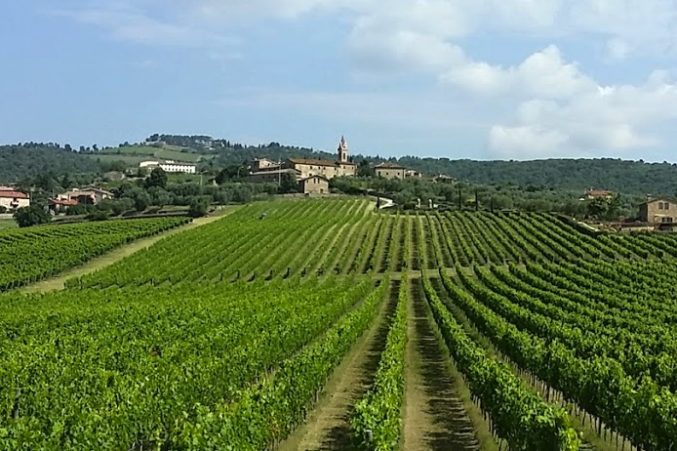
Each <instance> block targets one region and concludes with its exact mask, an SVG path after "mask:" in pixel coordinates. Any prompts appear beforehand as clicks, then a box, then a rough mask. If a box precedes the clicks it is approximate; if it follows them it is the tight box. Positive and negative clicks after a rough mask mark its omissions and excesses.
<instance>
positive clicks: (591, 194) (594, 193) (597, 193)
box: [584, 188, 614, 200]
mask: <svg viewBox="0 0 677 451" xmlns="http://www.w3.org/2000/svg"><path fill="white" fill-rule="evenodd" d="M584 196H585V198H586V199H587V200H594V199H606V200H609V199H611V198H612V197H614V193H613V192H612V191H609V190H605V189H593V188H590V189H589V190H586V191H585V193H584Z"/></svg>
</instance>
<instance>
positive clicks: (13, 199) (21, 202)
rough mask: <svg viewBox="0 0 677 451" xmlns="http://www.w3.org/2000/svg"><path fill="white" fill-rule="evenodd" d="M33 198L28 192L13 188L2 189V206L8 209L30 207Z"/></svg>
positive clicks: (0, 204)
mask: <svg viewBox="0 0 677 451" xmlns="http://www.w3.org/2000/svg"><path fill="white" fill-rule="evenodd" d="M30 204H31V199H30V197H29V196H28V194H26V193H22V192H20V191H13V190H9V189H7V190H4V189H3V190H0V208H5V209H7V210H16V209H17V208H22V207H28V206H30Z"/></svg>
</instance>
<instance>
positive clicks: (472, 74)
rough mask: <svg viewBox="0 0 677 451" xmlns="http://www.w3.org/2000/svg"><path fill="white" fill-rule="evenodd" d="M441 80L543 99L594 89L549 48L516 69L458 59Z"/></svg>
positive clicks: (484, 91) (491, 92)
mask: <svg viewBox="0 0 677 451" xmlns="http://www.w3.org/2000/svg"><path fill="white" fill-rule="evenodd" d="M441 79H442V80H443V81H445V82H448V83H452V84H455V85H457V86H460V87H462V88H466V89H469V90H471V91H473V92H477V93H480V94H488V95H496V94H511V95H518V96H525V95H527V96H538V97H545V98H562V97H570V96H572V95H575V94H576V93H579V92H582V91H585V90H589V89H592V88H594V87H595V86H596V85H595V83H594V81H592V80H591V79H590V78H588V77H587V76H586V75H584V74H583V73H581V72H580V71H579V69H578V67H577V65H576V64H573V63H567V62H565V61H564V60H563V59H562V55H561V54H560V51H559V49H558V48H557V47H555V46H552V45H551V46H549V47H547V48H545V49H544V50H542V51H540V52H536V53H534V54H532V55H531V56H529V57H528V58H527V59H525V60H524V62H522V63H521V64H520V65H519V66H516V67H509V68H502V67H499V66H492V65H490V64H488V63H485V62H474V61H468V60H465V61H462V60H461V61H459V63H458V64H456V65H455V66H453V67H452V68H451V69H450V70H449V71H448V72H447V73H446V74H443V75H442V76H441Z"/></svg>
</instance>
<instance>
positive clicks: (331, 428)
mask: <svg viewBox="0 0 677 451" xmlns="http://www.w3.org/2000/svg"><path fill="white" fill-rule="evenodd" d="M399 285H400V284H399V282H393V284H392V286H391V289H390V293H391V294H390V297H389V300H388V301H386V302H385V303H384V305H383V307H382V309H381V312H380V313H379V316H378V318H377V320H376V321H375V322H374V324H373V325H372V327H371V328H370V330H369V331H367V332H366V333H365V335H364V336H363V337H362V338H360V340H359V341H358V342H357V343H356V344H355V346H354V347H353V349H351V350H350V352H349V353H348V355H346V357H345V358H344V359H343V362H342V363H341V364H340V365H339V366H338V367H337V368H336V369H335V370H334V372H333V373H332V375H331V377H330V378H329V381H328V382H327V386H326V387H325V391H324V394H323V395H322V396H321V397H320V400H319V402H318V404H317V406H316V407H315V409H314V410H313V411H312V412H311V414H310V415H309V417H308V419H307V420H306V422H305V424H303V425H302V426H300V427H299V428H298V429H297V430H296V431H294V432H293V433H292V434H291V435H290V436H289V438H288V439H287V440H286V441H284V442H283V443H282V444H281V445H280V446H279V448H278V449H279V450H280V451H297V450H298V451H309V450H313V451H315V450H323V451H324V450H349V449H352V437H351V433H350V416H351V415H352V413H353V408H354V405H355V403H356V402H357V401H358V400H359V399H360V398H361V397H362V395H364V394H365V393H366V392H367V390H368V389H369V387H371V385H372V384H373V382H374V376H375V375H376V369H377V368H378V364H379V361H380V358H381V353H382V352H383V349H384V348H385V343H386V337H387V335H388V330H389V328H390V324H391V321H392V316H393V314H394V311H395V307H397V294H398V292H399Z"/></svg>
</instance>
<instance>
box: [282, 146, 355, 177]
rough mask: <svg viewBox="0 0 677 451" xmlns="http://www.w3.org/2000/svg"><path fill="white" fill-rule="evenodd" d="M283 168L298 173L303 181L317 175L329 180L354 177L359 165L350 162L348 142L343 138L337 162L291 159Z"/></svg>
mask: <svg viewBox="0 0 677 451" xmlns="http://www.w3.org/2000/svg"><path fill="white" fill-rule="evenodd" d="M283 167H284V168H285V169H293V170H295V171H297V172H298V173H299V178H301V179H305V178H308V177H313V176H316V175H319V176H322V177H325V178H327V179H332V178H334V177H354V176H355V174H356V173H357V165H356V164H355V163H352V162H350V161H349V160H348V142H347V141H346V139H345V137H343V136H342V137H341V141H340V142H339V146H338V150H337V159H336V161H331V160H315V159H305V158H290V159H288V160H286V161H285V162H284V164H283Z"/></svg>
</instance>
